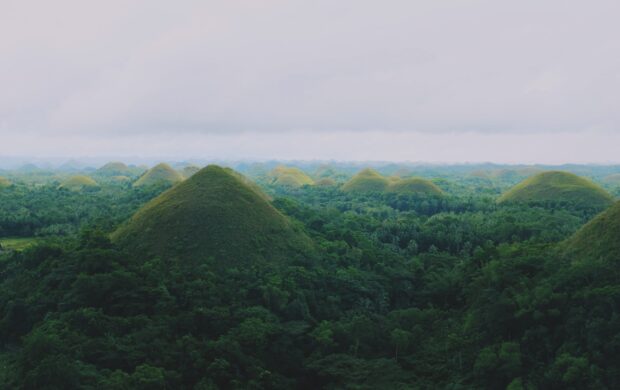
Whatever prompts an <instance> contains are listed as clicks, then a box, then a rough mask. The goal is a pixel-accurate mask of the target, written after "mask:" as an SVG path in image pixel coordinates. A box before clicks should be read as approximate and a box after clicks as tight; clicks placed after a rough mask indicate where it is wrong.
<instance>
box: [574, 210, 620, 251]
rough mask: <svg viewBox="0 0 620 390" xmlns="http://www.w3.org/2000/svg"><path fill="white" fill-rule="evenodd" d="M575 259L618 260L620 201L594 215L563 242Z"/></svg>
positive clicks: (619, 247) (619, 246) (619, 249)
mask: <svg viewBox="0 0 620 390" xmlns="http://www.w3.org/2000/svg"><path fill="white" fill-rule="evenodd" d="M564 249H565V251H566V253H567V254H569V255H570V256H572V257H573V258H574V259H575V260H587V259H593V260H596V259H602V260H616V261H620V202H616V203H615V204H614V205H612V206H611V207H610V208H608V209H607V210H605V211H604V212H602V213H601V214H599V215H597V216H596V217H594V219H593V220H592V221H590V222H588V223H587V224H586V225H585V226H583V227H582V228H581V229H579V231H578V232H577V233H575V235H574V236H573V237H571V238H570V239H568V240H567V241H566V242H565V244H564Z"/></svg>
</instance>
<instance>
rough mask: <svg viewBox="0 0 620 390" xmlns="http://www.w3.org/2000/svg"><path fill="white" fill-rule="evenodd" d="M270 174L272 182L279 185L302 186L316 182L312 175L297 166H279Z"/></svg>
mask: <svg viewBox="0 0 620 390" xmlns="http://www.w3.org/2000/svg"><path fill="white" fill-rule="evenodd" d="M269 176H270V177H272V182H271V184H274V185H279V186H285V187H301V186H303V185H312V184H314V180H312V178H311V177H310V176H308V175H306V174H305V173H304V172H303V171H302V170H301V169H299V168H295V167H286V166H282V165H281V166H278V167H276V168H274V169H273V170H272V171H271V172H270V173H269Z"/></svg>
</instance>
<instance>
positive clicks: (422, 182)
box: [387, 177, 444, 196]
mask: <svg viewBox="0 0 620 390" xmlns="http://www.w3.org/2000/svg"><path fill="white" fill-rule="evenodd" d="M387 191H388V192H394V193H397V194H427V195H436V196H442V195H443V194H444V192H443V191H442V190H441V189H440V188H439V187H437V186H436V185H435V184H434V183H433V182H431V181H430V180H426V179H422V178H419V177H413V178H409V179H402V180H398V181H395V182H393V183H390V185H389V186H388V188H387Z"/></svg>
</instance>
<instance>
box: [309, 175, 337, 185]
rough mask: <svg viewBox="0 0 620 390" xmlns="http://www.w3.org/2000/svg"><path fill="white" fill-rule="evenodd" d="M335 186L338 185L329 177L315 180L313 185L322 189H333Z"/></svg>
mask: <svg viewBox="0 0 620 390" xmlns="http://www.w3.org/2000/svg"><path fill="white" fill-rule="evenodd" d="M337 184H338V183H336V180H334V179H332V178H330V177H327V178H324V179H319V180H317V181H316V182H315V183H314V185H316V186H319V187H321V186H323V187H334V186H336V185H337Z"/></svg>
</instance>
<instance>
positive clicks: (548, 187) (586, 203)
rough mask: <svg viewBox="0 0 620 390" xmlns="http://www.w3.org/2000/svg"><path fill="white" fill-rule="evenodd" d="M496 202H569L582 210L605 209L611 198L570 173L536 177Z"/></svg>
mask: <svg viewBox="0 0 620 390" xmlns="http://www.w3.org/2000/svg"><path fill="white" fill-rule="evenodd" d="M498 202H500V203H506V202H524V203H528V202H529V203H532V202H538V203H543V202H555V203H562V202H570V203H573V204H577V203H578V204H579V205H581V206H582V207H590V208H598V209H599V210H602V209H605V208H606V207H608V206H610V205H611V204H612V203H613V198H612V197H611V195H609V193H607V192H606V191H605V190H604V189H602V188H601V187H600V186H598V185H596V184H594V183H593V182H591V181H590V180H588V179H585V178H583V177H579V176H577V175H574V174H572V173H569V172H561V171H550V172H543V173H539V174H538V175H535V176H532V177H530V178H528V179H525V180H524V181H523V182H521V183H519V184H518V185H516V186H515V187H513V188H512V189H510V190H509V191H508V192H506V193H505V194H503V195H502V196H501V197H500V198H499V200H498Z"/></svg>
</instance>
